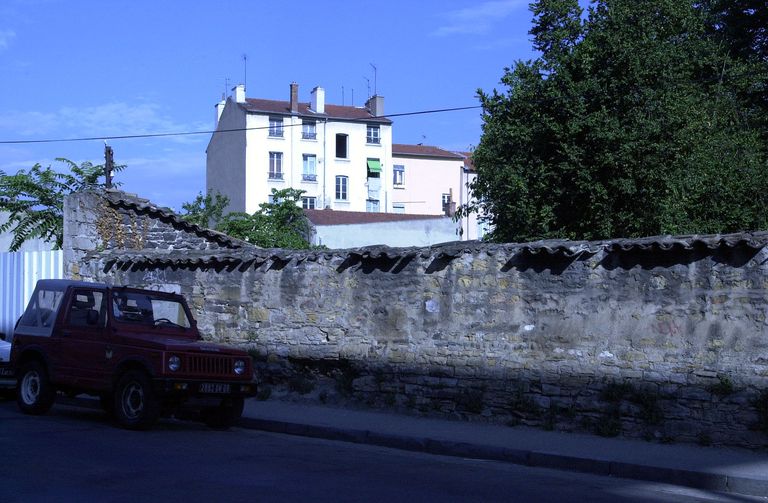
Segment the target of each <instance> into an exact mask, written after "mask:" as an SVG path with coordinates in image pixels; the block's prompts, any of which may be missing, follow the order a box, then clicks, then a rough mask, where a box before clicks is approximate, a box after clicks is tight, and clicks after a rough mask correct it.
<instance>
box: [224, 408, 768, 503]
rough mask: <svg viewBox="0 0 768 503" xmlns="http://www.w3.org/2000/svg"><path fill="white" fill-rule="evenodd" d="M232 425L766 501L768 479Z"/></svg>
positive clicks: (389, 437)
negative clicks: (651, 483)
mask: <svg viewBox="0 0 768 503" xmlns="http://www.w3.org/2000/svg"><path fill="white" fill-rule="evenodd" d="M238 425H239V426H241V427H243V428H247V429H252V430H261V431H267V432H271V433H282V434H287V435H296V436H302V437H311V438H322V439H326V440H337V441H341V442H351V443H356V444H367V445H376V446H379V447H389V448H392V449H400V450H404V451H414V452H424V453H427V454H438V455H443V456H456V457H464V458H474V459H487V460H492V461H503V462H507V463H512V464H517V465H524V466H530V467H536V468H550V469H554V470H563V471H572V472H580V473H588V474H592V475H601V476H607V477H620V478H625V479H632V480H643V481H648V482H660V483H665V484H673V485H678V486H685V487H691V488H694V489H704V490H708V491H718V492H727V493H734V494H742V495H748V496H762V497H768V480H761V479H753V478H748V477H739V476H729V475H725V474H722V473H712V472H705V471H695V470H683V469H678V468H665V467H659V466H649V465H641V464H637V463H625V462H620V461H610V460H601V459H592V458H587V457H575V456H566V455H562V454H555V453H549V452H539V451H529V450H524V449H513V448H508V447H497V446H492V445H482V444H470V443H466V442H452V441H448V440H439V439H433V438H423V437H412V436H408V435H398V434H389V433H377V432H374V431H370V430H357V429H345V428H337V427H335V426H321V425H311V424H301V423H293V422H289V421H280V420H274V419H258V418H250V417H242V418H241V419H240V421H239V423H238Z"/></svg>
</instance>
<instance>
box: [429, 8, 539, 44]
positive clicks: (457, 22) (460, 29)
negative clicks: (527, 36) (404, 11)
mask: <svg viewBox="0 0 768 503" xmlns="http://www.w3.org/2000/svg"><path fill="white" fill-rule="evenodd" d="M527 6H528V0H495V1H491V2H483V3H481V4H480V5H477V6H475V7H467V8H464V9H458V10H454V11H450V12H447V13H445V14H444V15H443V16H442V17H444V18H445V20H446V22H445V24H443V26H441V27H439V28H438V29H437V30H435V31H433V32H432V35H434V36H437V37H445V36H448V35H478V34H483V33H487V32H488V31H489V30H490V29H491V25H493V23H495V22H498V21H500V20H502V19H503V18H505V17H507V16H509V15H510V14H512V13H513V12H515V11H517V10H519V9H520V8H521V7H524V8H527Z"/></svg>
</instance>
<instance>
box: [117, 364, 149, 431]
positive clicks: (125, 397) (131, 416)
mask: <svg viewBox="0 0 768 503" xmlns="http://www.w3.org/2000/svg"><path fill="white" fill-rule="evenodd" d="M114 407H115V408H114V410H115V417H116V418H117V421H118V422H119V423H120V426H122V427H123V428H127V429H129V430H146V429H148V428H150V427H151V426H152V425H153V424H154V423H155V421H157V418H158V417H159V416H160V404H159V402H158V400H157V398H156V397H155V393H154V392H153V390H152V383H151V381H150V380H149V377H147V374H145V373H144V372H141V371H138V370H131V371H128V372H126V373H125V374H123V375H122V377H120V380H119V381H117V387H116V388H115V395H114Z"/></svg>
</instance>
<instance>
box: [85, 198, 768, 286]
mask: <svg viewBox="0 0 768 503" xmlns="http://www.w3.org/2000/svg"><path fill="white" fill-rule="evenodd" d="M315 211H317V212H322V211H324V210H315ZM331 213H342V212H336V211H333V212H331ZM346 213H348V212H346ZM374 215H375V213H374ZM379 215H381V214H379ZM384 215H387V214H386V213H385V214H384ZM399 216H402V215H399ZM766 245H768V232H766V231H760V232H740V233H735V234H722V235H721V234H712V235H691V236H655V237H648V238H641V239H615V240H607V241H569V240H554V239H552V240H543V241H535V242H531V243H504V244H502V243H498V244H497V243H484V242H480V241H454V242H450V243H443V244H439V245H434V246H428V247H406V248H392V247H389V246H386V245H376V246H366V247H362V248H351V249H346V250H287V249H271V248H255V247H254V248H241V249H226V250H216V251H208V250H184V252H183V253H180V252H178V251H173V252H171V251H168V250H141V251H132V250H116V251H115V252H112V253H110V252H106V253H105V252H97V253H95V255H98V256H101V257H103V259H104V260H105V262H106V263H105V271H106V270H109V269H111V268H113V267H117V268H129V267H181V268H191V269H197V268H208V267H216V268H227V269H228V270H234V269H238V270H240V271H245V270H247V269H249V268H252V267H260V266H261V265H262V264H265V263H269V264H270V265H268V267H269V268H272V267H278V268H282V267H284V266H285V265H287V264H288V263H289V262H292V261H293V262H294V263H297V264H298V263H302V262H305V261H309V262H316V261H318V260H323V259H325V260H331V259H334V258H339V257H346V261H349V260H350V259H352V261H354V260H355V259H368V258H372V259H379V258H388V259H402V258H407V257H411V258H415V257H420V258H421V259H423V260H451V259H454V258H457V257H460V256H462V255H466V254H476V253H486V254H488V255H496V254H517V253H523V254H531V255H542V256H544V257H547V256H549V257H553V258H554V257H566V258H577V257H580V256H590V255H595V254H597V253H599V252H601V251H602V252H605V253H624V252H630V253H631V252H651V253H662V254H663V253H667V252H689V251H694V250H709V251H711V252H715V251H717V250H719V249H735V248H749V249H752V250H759V249H761V248H764V247H765V246H766Z"/></svg>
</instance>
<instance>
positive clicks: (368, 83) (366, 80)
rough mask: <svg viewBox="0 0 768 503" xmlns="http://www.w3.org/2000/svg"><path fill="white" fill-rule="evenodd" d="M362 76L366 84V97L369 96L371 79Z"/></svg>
mask: <svg viewBox="0 0 768 503" xmlns="http://www.w3.org/2000/svg"><path fill="white" fill-rule="evenodd" d="M363 78H364V79H365V84H366V85H367V86H368V97H369V98H370V97H371V79H369V78H368V77H366V76H365V75H363Z"/></svg>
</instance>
